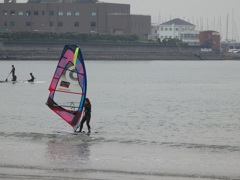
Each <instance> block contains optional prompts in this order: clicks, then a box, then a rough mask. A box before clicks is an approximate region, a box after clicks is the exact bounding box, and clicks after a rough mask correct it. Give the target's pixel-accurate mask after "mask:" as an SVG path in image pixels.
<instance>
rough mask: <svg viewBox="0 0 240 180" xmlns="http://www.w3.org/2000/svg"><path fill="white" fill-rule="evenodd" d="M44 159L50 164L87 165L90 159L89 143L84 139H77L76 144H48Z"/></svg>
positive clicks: (54, 142) (68, 142)
mask: <svg viewBox="0 0 240 180" xmlns="http://www.w3.org/2000/svg"><path fill="white" fill-rule="evenodd" d="M46 157H47V159H48V160H49V161H51V163H54V164H55V163H56V164H61V165H66V164H69V163H70V164H73V163H77V164H85V165H86V164H88V163H89V157H90V148H89V142H88V140H86V139H79V140H78V141H77V142H72V141H66V140H65V141H64V142H59V141H58V142H56V141H53V142H49V143H48V147H47V151H46Z"/></svg>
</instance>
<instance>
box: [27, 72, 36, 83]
mask: <svg viewBox="0 0 240 180" xmlns="http://www.w3.org/2000/svg"><path fill="white" fill-rule="evenodd" d="M30 76H31V79H29V80H28V82H34V79H35V77H34V76H33V74H32V73H30Z"/></svg>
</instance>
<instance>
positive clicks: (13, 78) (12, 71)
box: [10, 65, 17, 81]
mask: <svg viewBox="0 0 240 180" xmlns="http://www.w3.org/2000/svg"><path fill="white" fill-rule="evenodd" d="M11 73H12V81H16V80H17V76H16V75H15V67H14V65H12V70H11V72H10V74H11Z"/></svg>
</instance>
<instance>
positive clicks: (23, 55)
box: [0, 42, 240, 61]
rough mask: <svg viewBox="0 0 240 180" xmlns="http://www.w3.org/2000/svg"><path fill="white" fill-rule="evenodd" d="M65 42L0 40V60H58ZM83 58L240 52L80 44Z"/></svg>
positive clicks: (229, 56) (216, 56)
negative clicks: (2, 41) (0, 41)
mask: <svg viewBox="0 0 240 180" xmlns="http://www.w3.org/2000/svg"><path fill="white" fill-rule="evenodd" d="M64 45H65V44H60V43H55V44H52V43H51V44H50V43H13V42H5V43H0V60H34V61H37V60H58V59H59V58H60V56H61V53H62V50H63V47H64ZM80 47H81V50H82V53H83V56H84V59H85V60H117V61H119V60H121V61H126V60H240V53H224V52H201V49H200V47H197V46H186V47H177V46H159V45H143V44H141V45H140V44H139V45H136V44H135V45H132V44H82V45H80Z"/></svg>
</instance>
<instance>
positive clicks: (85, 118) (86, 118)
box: [78, 98, 92, 133]
mask: <svg viewBox="0 0 240 180" xmlns="http://www.w3.org/2000/svg"><path fill="white" fill-rule="evenodd" d="M91 106H92V105H91V102H90V100H89V99H88V98H86V99H85V102H84V116H83V118H82V120H81V123H80V129H79V131H78V132H82V128H83V124H84V123H85V121H86V123H87V127H88V133H91V127H90V120H91Z"/></svg>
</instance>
